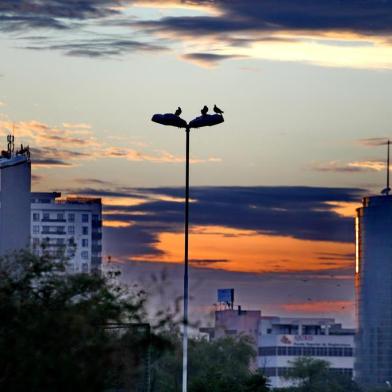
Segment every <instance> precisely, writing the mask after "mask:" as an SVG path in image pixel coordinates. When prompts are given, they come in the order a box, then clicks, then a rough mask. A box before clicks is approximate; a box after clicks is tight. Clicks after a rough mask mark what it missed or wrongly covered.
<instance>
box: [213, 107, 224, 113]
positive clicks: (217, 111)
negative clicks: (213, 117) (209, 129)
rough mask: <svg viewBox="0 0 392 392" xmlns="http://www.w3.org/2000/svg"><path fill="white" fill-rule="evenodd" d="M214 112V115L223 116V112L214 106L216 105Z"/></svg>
mask: <svg viewBox="0 0 392 392" xmlns="http://www.w3.org/2000/svg"><path fill="white" fill-rule="evenodd" d="M214 112H215V113H216V114H223V113H224V111H223V110H221V109H219V108H218V106H216V105H214Z"/></svg>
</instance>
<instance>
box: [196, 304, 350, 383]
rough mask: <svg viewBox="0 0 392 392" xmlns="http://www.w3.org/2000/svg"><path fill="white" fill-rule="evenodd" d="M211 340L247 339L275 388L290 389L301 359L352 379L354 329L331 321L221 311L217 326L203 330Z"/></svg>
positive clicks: (216, 321) (240, 310)
mask: <svg viewBox="0 0 392 392" xmlns="http://www.w3.org/2000/svg"><path fill="white" fill-rule="evenodd" d="M200 331H201V332H204V333H207V334H208V335H209V337H210V339H216V338H220V337H222V336H233V337H235V336H239V335H241V334H245V335H248V336H250V337H252V338H253V341H254V346H255V349H256V350H257V358H256V364H251V366H255V365H256V367H257V368H259V369H260V370H261V371H262V372H263V373H264V374H265V375H266V376H267V377H268V379H269V383H270V385H271V386H272V387H273V388H281V387H288V386H291V385H292V382H290V381H287V380H286V379H285V377H284V376H285V375H286V374H287V372H288V369H289V368H290V367H291V366H292V365H291V362H292V361H293V360H294V359H295V358H298V357H304V356H306V357H314V358H317V359H322V360H325V361H328V362H329V364H330V371H331V372H335V373H340V374H346V375H348V376H350V377H351V378H352V377H353V367H354V335H355V331H354V329H345V328H342V326H341V325H340V324H337V323H335V320H334V319H331V318H298V317H277V316H262V315H261V312H260V311H256V310H243V309H241V307H239V308H238V310H237V309H221V310H217V311H216V312H215V326H214V327H213V328H201V329H200Z"/></svg>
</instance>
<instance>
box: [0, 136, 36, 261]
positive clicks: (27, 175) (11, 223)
mask: <svg viewBox="0 0 392 392" xmlns="http://www.w3.org/2000/svg"><path fill="white" fill-rule="evenodd" d="M8 138H11V139H9V144H8V150H7V151H3V152H2V153H1V156H0V255H1V256H3V255H5V254H8V253H10V252H12V251H16V250H20V249H23V248H27V247H28V246H29V240H30V188H31V163H30V153H29V150H28V148H27V149H24V148H21V150H19V151H17V152H16V153H15V152H14V147H13V136H8Z"/></svg>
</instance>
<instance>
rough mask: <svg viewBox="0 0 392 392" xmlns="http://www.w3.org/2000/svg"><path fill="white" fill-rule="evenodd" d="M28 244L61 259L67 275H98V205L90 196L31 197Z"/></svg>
mask: <svg viewBox="0 0 392 392" xmlns="http://www.w3.org/2000/svg"><path fill="white" fill-rule="evenodd" d="M31 242H32V247H33V250H34V251H35V252H37V253H43V252H48V253H50V254H51V255H53V256H56V257H64V258H65V259H66V261H67V270H68V272H70V273H72V272H99V271H100V270H101V264H102V204H101V199H99V198H91V197H66V198H62V197H61V193H58V192H51V193H46V192H35V193H32V194H31Z"/></svg>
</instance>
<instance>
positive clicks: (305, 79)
mask: <svg viewBox="0 0 392 392" xmlns="http://www.w3.org/2000/svg"><path fill="white" fill-rule="evenodd" d="M47 3H48V4H47V5H48V6H47V7H44V6H39V5H37V6H36V7H35V8H29V7H27V6H26V4H27V3H26V2H25V1H17V2H12V3H11V2H8V1H5V2H3V3H2V5H0V31H1V40H0V48H1V51H2V53H3V55H4V60H3V62H2V64H1V65H0V132H1V135H2V136H5V135H6V134H7V133H8V132H10V131H12V129H14V134H15V137H16V142H17V143H23V144H30V147H31V152H32V165H33V190H34V191H61V192H65V193H67V194H85V195H96V196H101V197H103V204H104V225H105V228H104V229H105V232H104V238H105V252H104V256H105V257H107V256H108V255H111V256H112V258H113V260H114V261H121V262H125V263H128V264H127V266H126V267H124V268H125V269H126V271H125V272H124V275H128V273H129V271H137V274H138V275H145V277H147V276H148V275H149V274H151V273H152V272H155V273H159V271H160V270H161V269H162V267H165V268H166V269H168V274H169V275H170V276H174V275H175V276H177V275H178V280H180V279H181V277H180V275H181V265H180V264H181V263H182V258H183V255H182V224H183V215H182V214H183V205H182V202H183V197H184V195H183V190H182V186H183V182H184V180H183V174H184V173H183V163H184V155H185V152H184V139H185V138H184V135H183V132H182V131H179V130H176V129H171V128H162V127H159V126H157V125H156V124H153V123H151V121H150V119H151V116H152V115H153V114H154V113H164V112H174V110H175V109H176V108H177V107H178V106H181V108H182V110H183V115H182V116H183V118H185V119H187V120H191V119H192V118H194V117H195V116H197V115H198V114H199V111H200V109H201V108H202V107H203V105H205V104H207V106H209V108H210V110H211V109H212V107H213V105H214V104H217V105H218V106H220V107H222V109H223V110H224V111H225V120H226V121H225V123H224V124H222V125H221V126H220V127H215V128H211V129H209V128H208V129H203V130H200V131H198V130H195V131H194V132H193V133H192V135H191V159H192V160H191V199H192V201H193V202H192V203H191V216H190V218H191V223H192V231H191V244H190V245H191V248H190V259H191V264H192V266H193V268H192V274H193V276H194V277H195V279H196V280H197V279H199V280H200V281H202V280H203V279H206V281H207V282H208V286H209V287H208V289H207V288H205V289H206V290H209V291H208V292H209V294H208V295H209V297H208V298H211V295H212V294H211V291H212V289H214V290H215V289H216V288H218V287H222V286H225V285H228V286H229V287H232V286H233V287H235V288H236V289H237V290H238V291H239V292H240V295H241V298H243V301H242V302H244V303H245V304H247V305H249V306H253V307H256V306H257V309H258V308H261V309H262V310H263V309H267V311H268V312H270V313H282V312H283V313H284V312H286V313H290V312H292V313H293V312H294V313H296V312H299V313H302V314H325V312H327V313H328V314H332V315H336V317H337V318H339V319H343V320H344V321H350V322H351V323H352V322H353V298H354V290H353V274H354V269H353V266H354V253H355V245H354V215H355V208H356V207H358V206H359V205H360V202H361V198H362V197H363V196H365V195H367V194H378V193H379V192H380V191H381V189H382V188H384V184H385V159H386V153H385V149H384V147H383V143H384V142H385V139H386V138H387V137H389V136H390V123H391V120H392V118H391V117H392V116H391V113H390V108H389V102H390V101H391V98H392V89H391V88H390V86H391V69H392V61H391V60H390V59H391V58H392V55H391V54H392V43H391V42H392V41H391V39H390V38H391V37H390V36H391V33H390V28H389V26H390V20H389V15H390V14H391V11H392V9H391V8H392V5H391V3H390V2H389V1H387V2H385V1H376V2H374V1H373V2H369V1H364V2H361V4H357V3H356V2H353V1H347V2H344V4H342V3H341V2H338V1H332V2H329V3H328V5H327V4H326V3H325V2H321V1H316V2H314V4H313V7H312V9H311V11H309V10H308V11H309V12H308V13H305V12H304V10H305V8H306V7H307V5H306V2H304V1H297V2H294V3H292V2H290V3H289V2H287V1H283V2H281V5H280V7H283V8H284V9H285V10H286V12H285V13H281V12H279V11H280V10H281V9H283V8H280V7H279V6H276V5H274V4H273V3H272V2H269V1H267V2H263V3H259V4H258V5H256V6H255V5H254V2H251V1H241V2H235V1H234V2H225V1H196V0H195V1H174V0H172V1H159V2H158V1H152V0H144V1H114V0H104V1H88V2H77V3H74V2H66V1H64V2H63V1H56V2H55V1H53V2H52V1H50V0H49V1H48V2H47ZM298 15H303V17H302V18H298ZM338 16H340V17H338ZM236 252H238V253H239V254H238V255H237V254H236ZM128 270H129V271H128ZM135 273H136V272H135ZM171 274H174V275H171ZM176 274H177V275H176ZM196 277H197V278H196ZM173 279H177V278H174V277H173ZM202 287H203V284H201V283H200V284H199V286H198V288H195V290H196V291H195V293H198V294H199V293H200V292H202V291H203V289H202ZM179 288H181V284H179ZM255 293H257V296H258V298H257V299H252V298H251V297H252V295H255ZM200 295H201V296H202V294H200ZM289 296H290V297H289ZM206 297H207V296H206V295H204V296H203V298H198V299H197V300H196V299H195V300H194V301H195V303H194V306H195V307H198V306H200V307H202V306H207V304H208V303H209V302H207V300H208V299H207V298H206ZM252 301H253V302H252Z"/></svg>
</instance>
